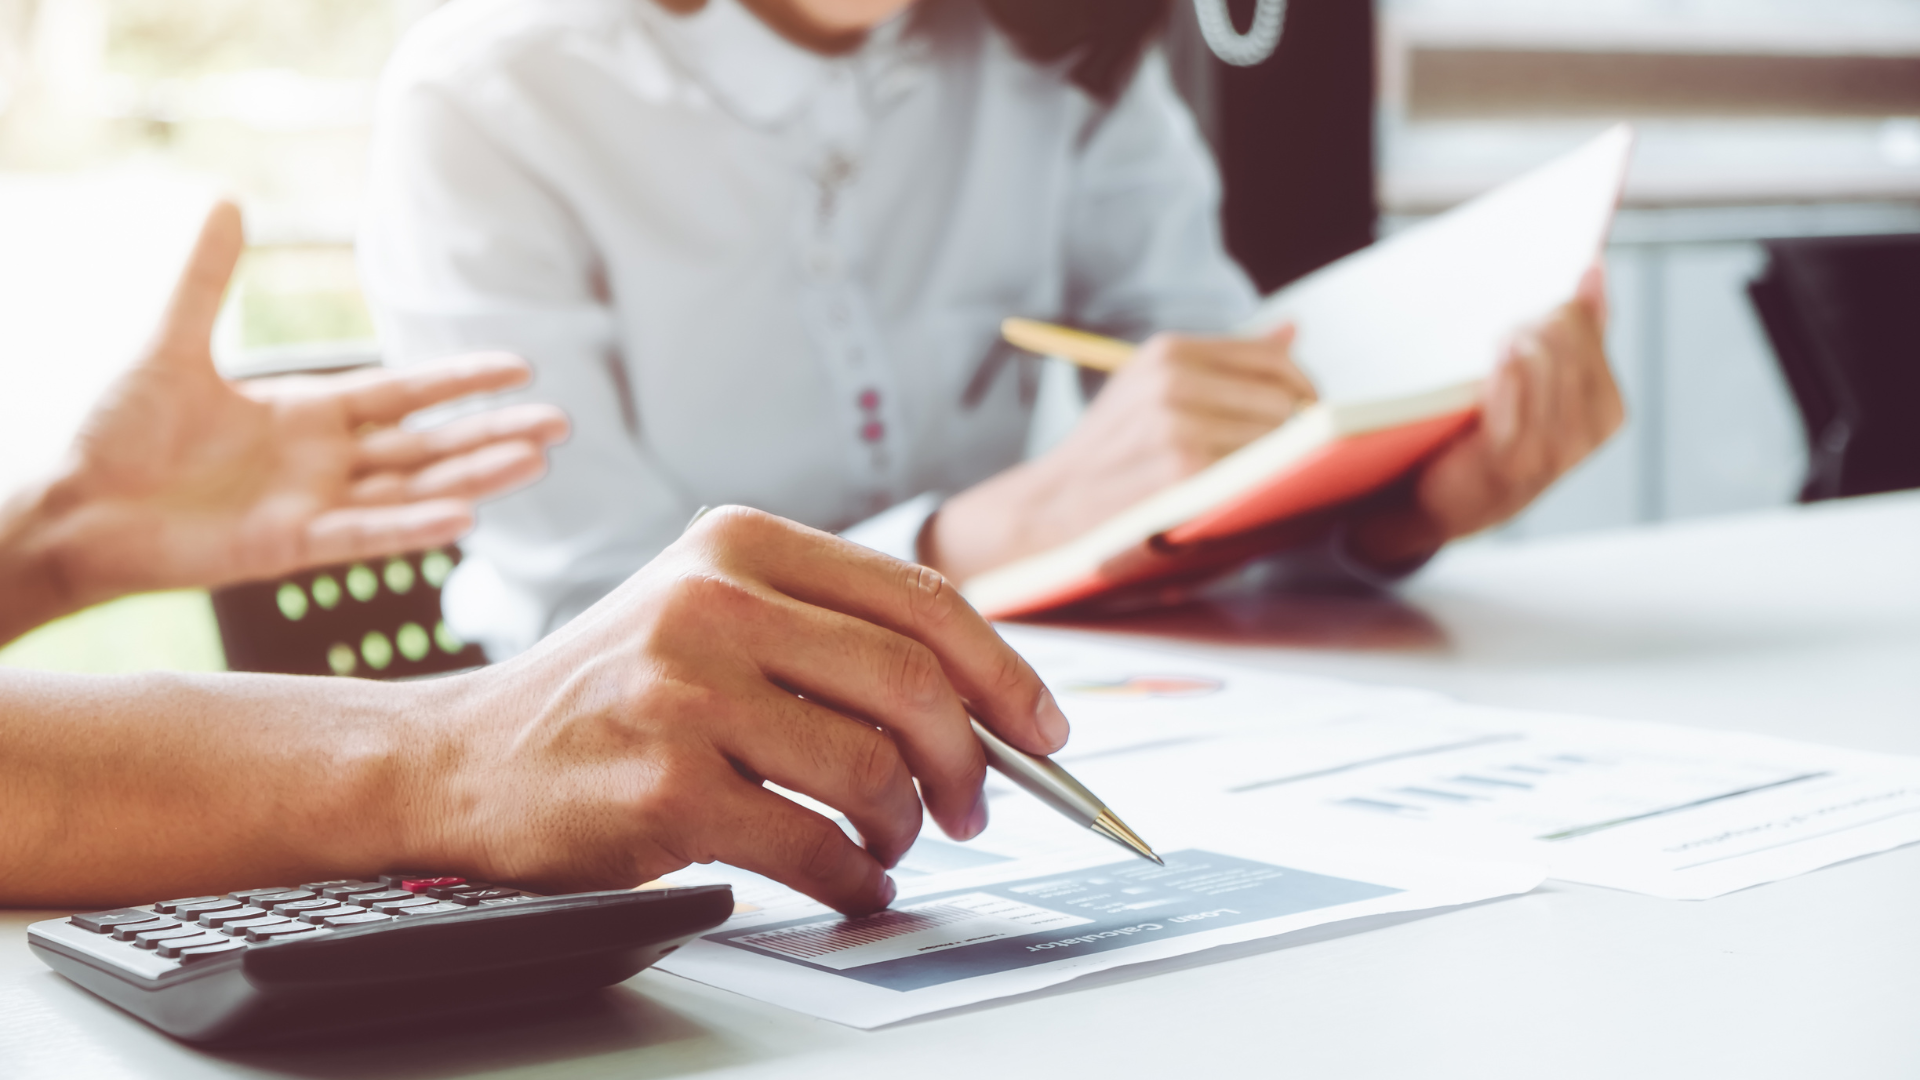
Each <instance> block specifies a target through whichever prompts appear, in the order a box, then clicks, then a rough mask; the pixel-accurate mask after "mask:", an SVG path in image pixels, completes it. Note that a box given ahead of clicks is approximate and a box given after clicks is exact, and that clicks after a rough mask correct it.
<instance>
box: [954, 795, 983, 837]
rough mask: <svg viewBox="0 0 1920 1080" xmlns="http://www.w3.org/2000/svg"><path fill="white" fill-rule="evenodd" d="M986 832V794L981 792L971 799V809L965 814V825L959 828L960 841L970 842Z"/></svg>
mask: <svg viewBox="0 0 1920 1080" xmlns="http://www.w3.org/2000/svg"><path fill="white" fill-rule="evenodd" d="M986 831H987V793H986V792H985V791H982V792H981V793H980V794H978V795H975V796H974V797H973V809H972V810H970V811H968V813H967V821H966V824H964V825H962V826H961V827H960V839H962V840H971V839H973V838H974V837H976V836H979V835H980V834H981V833H983V832H986Z"/></svg>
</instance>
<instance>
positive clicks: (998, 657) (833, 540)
mask: <svg viewBox="0 0 1920 1080" xmlns="http://www.w3.org/2000/svg"><path fill="white" fill-rule="evenodd" d="M687 539H688V540H689V541H691V542H695V543H702V544H708V545H712V546H713V547H714V548H715V549H717V557H719V558H721V559H722V560H723V561H730V562H733V563H735V564H736V565H743V566H746V567H749V568H751V570H752V571H753V572H754V574H755V575H756V576H758V577H759V578H760V580H763V581H765V582H766V583H767V584H769V585H770V586H772V587H773V588H775V589H778V590H779V591H781V592H784V593H786V594H787V595H788V596H791V597H793V598H794V599H796V600H799V601H801V602H802V603H808V604H813V605H814V606H816V607H822V608H826V609H828V610H832V611H838V612H840V613H841V614H844V615H851V616H853V617H854V618H856V619H861V620H865V621H867V622H871V623H877V624H879V625H880V626H883V627H885V628H887V629H889V630H892V631H893V632H894V633H896V634H901V635H904V636H906V637H909V638H912V639H914V640H915V641H918V642H919V643H921V644H922V645H924V646H926V647H927V648H928V649H929V650H931V651H932V652H933V655H934V656H935V657H936V658H937V659H938V660H939V662H940V667H941V670H942V671H943V672H944V673H945V675H946V677H947V679H948V681H949V683H950V684H951V685H952V686H953V688H954V689H955V690H956V691H958V692H959V694H960V697H961V699H962V701H963V702H965V704H966V706H967V707H968V708H969V709H970V710H971V711H972V712H973V714H974V715H975V716H978V717H979V718H980V720H981V722H982V723H985V724H986V725H987V726H988V727H990V728H992V729H993V730H994V731H995V732H997V733H998V734H999V735H1000V737H1001V738H1004V739H1006V740H1007V741H1008V742H1010V743H1012V744H1013V745H1015V746H1018V747H1019V748H1021V749H1022V750H1025V751H1027V752H1028V753H1032V754H1050V753H1052V752H1053V751H1055V750H1058V749H1059V748H1060V747H1062V746H1064V745H1066V742H1067V734H1068V730H1067V718H1066V715H1065V714H1064V713H1062V712H1061V711H1060V706H1059V705H1058V704H1057V703H1056V702H1055V701H1054V700H1053V695H1052V694H1051V693H1049V692H1048V691H1047V688H1046V686H1045V685H1044V684H1043V683H1041V681H1040V677H1039V676H1038V675H1036V674H1034V671H1033V669H1032V668H1031V667H1029V666H1028V665H1027V662H1026V661H1025V660H1022V659H1021V658H1020V655H1019V654H1018V653H1016V652H1014V651H1013V649H1012V648H1011V647H1010V646H1008V645H1007V643H1006V642H1004V641H1002V640H1000V635H998V634H996V633H994V632H993V628H992V627H991V626H988V625H987V622H986V620H985V619H982V618H981V617H980V615H979V613H977V612H975V611H974V610H973V608H972V607H971V606H969V605H968V604H967V602H966V601H965V600H964V599H962V598H961V596H960V593H959V590H957V589H955V588H954V587H953V585H952V584H950V583H949V582H948V581H947V580H946V579H945V578H944V577H942V576H941V575H939V574H938V573H935V572H934V571H933V570H930V569H928V568H927V567H924V566H917V565H913V564H910V563H903V562H900V561H899V560H897V559H892V558H889V557H887V556H885V555H882V554H880V553H879V552H877V551H872V550H869V549H867V548H864V547H861V546H860V545H858V544H855V543H852V542H850V541H846V540H842V539H840V538H839V537H836V536H829V535H828V534H826V533H823V532H819V531H817V530H814V529H809V528H807V527H805V526H803V525H798V524H795V523H793V522H790V521H785V520H783V519H780V518H776V517H774V516H773V515H771V514H764V513H760V512H758V511H754V510H748V509H746V508H744V507H722V508H721V509H719V510H716V511H714V512H712V513H709V514H708V515H707V516H705V517H703V518H701V519H700V522H699V524H697V525H696V526H695V527H694V528H693V529H692V530H691V531H690V532H689V533H688V536H687Z"/></svg>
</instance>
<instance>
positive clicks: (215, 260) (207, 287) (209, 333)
mask: <svg viewBox="0 0 1920 1080" xmlns="http://www.w3.org/2000/svg"><path fill="white" fill-rule="evenodd" d="M245 246H246V237H245V233H244V230H243V229H242V227H241V223H240V208H239V207H237V206H235V205H234V204H233V203H231V202H228V201H227V200H225V199H222V200H221V201H219V202H217V203H215V204H213V208H212V209H210V210H208V211H207V219H206V221H205V222H203V223H202V224H201V226H200V236H199V238H198V239H196V240H195V241H194V244H193V251H192V252H191V253H189V254H188V256H187V265H186V266H185V268H183V269H182V270H181V271H180V279H179V281H177V282H176V283H175V284H174V287H173V295H172V296H171V297H170V298H169V299H168V300H167V309H166V312H165V314H163V315H162V316H161V319H160V330H159V334H158V336H157V338H156V340H155V341H154V345H153V348H152V350H151V354H150V355H151V356H152V358H153V359H155V360H157V361H160V362H163V363H176V364H179V363H185V364H194V363H199V364H203V365H204V366H206V367H207V369H208V370H212V367H213V354H212V352H211V345H212V341H213V323H214V320H215V319H217V318H218V317H219V315H220V302H221V300H222V299H224V298H225V296H226V294H227V283H228V282H229V281H231V280H232V279H233V268H234V267H235V266H236V265H237V264H238V263H239V261H240V253H241V251H242V250H243V249H244V248H245Z"/></svg>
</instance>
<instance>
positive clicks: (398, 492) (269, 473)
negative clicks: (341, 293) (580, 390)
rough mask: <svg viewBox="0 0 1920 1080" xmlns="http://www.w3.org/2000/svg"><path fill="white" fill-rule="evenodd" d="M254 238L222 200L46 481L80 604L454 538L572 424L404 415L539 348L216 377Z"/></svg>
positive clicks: (56, 560)
mask: <svg viewBox="0 0 1920 1080" xmlns="http://www.w3.org/2000/svg"><path fill="white" fill-rule="evenodd" d="M242 245H243V239H242V233H241V225H240V214H239V211H238V210H237V209H236V208H235V207H234V206H233V205H232V204H231V203H224V202H223V203H221V204H219V205H217V206H215V207H214V208H213V210H212V211H211V212H209V214H208V215H207V220H206V224H205V225H204V226H203V227H202V229H201V232H200V237H199V240H198V242H197V243H196V244H195V246H194V249H193V254H192V256H191V257H190V259H189V261H188V264H187V267H186V270H185V271H184V272H183V273H182V274H181V277H180V281H179V284H178V285H177V286H176V287H175V290H174V294H173V298H172V300H171V301H170V302H169V304H168V307H167V311H166V314H165V317H164V319H163V321H162V323H161V326H160V330H159V333H158V334H157V335H156V337H155V339H154V341H153V343H152V344H151V345H150V346H149V347H148V349H147V352H146V354H145V355H144V356H142V357H141V358H140V360H139V361H138V362H137V363H136V364H135V365H134V367H133V368H132V369H131V370H130V371H128V372H127V373H126V374H125V375H124V376H122V377H121V378H120V380H119V381H118V382H116V383H115V384H114V385H113V387H112V388H111V389H110V390H109V391H108V393H107V394H106V396H105V397H104V398H103V399H102V401H101V402H100V404H99V405H98V406H97V407H96V408H95V409H94V411H93V414H92V415H91V416H90V417H89V418H88V419H87V421H86V423H85V425H84V427H83V428H82V430H81V432H80V435H79V437H78V438H77V439H76V441H75V444H74V448H73V451H72V453H71V456H70V458H69V460H68V461H67V463H66V464H65V466H64V467H63V470H62V474H61V476H60V478H59V479H58V480H57V481H56V482H55V483H54V484H53V485H52V486H51V487H50V488H49V490H48V492H47V495H46V497H45V502H46V509H47V510H48V511H49V512H50V516H51V519H52V521H53V523H54V524H53V525H52V528H51V531H50V534H49V536H48V537H47V540H46V543H47V546H48V551H49V552H50V557H49V560H48V562H49V564H50V567H51V572H52V574H53V575H54V576H55V578H56V579H57V582H56V583H57V585H58V587H59V589H60V591H61V593H62V594H63V597H64V599H65V600H67V601H68V603H67V604H66V606H68V607H70V608H78V607H81V606H84V605H86V604H90V603H95V602H98V601H100V600H104V599H108V598H110V597H113V596H116V595H120V594H124V593H129V592H136V591H143V590H149V589H162V588H175V587H186V586H217V585H222V584H227V583H230V582H235V581H244V580H250V579H257V578H271V577H276V576H280V575H283V574H287V573H291V572H293V571H295V570H298V569H301V568H303V567H307V566H312V565H318V564H323V563H330V562H339V561H345V560H350V559H362V558H371V557H375V556H379V555H386V554H392V553H395V552H400V551H406V550H412V549H417V548H422V547H431V546H434V545H437V544H444V543H448V542H451V541H453V540H455V539H458V538H459V537H460V536H461V535H462V534H464V533H465V532H466V531H467V530H468V529H469V528H471V527H472V524H473V503H474V501H475V500H478V499H481V498H485V497H488V496H491V495H498V494H501V493H503V492H505V491H508V490H510V489H512V488H515V487H518V486H520V485H523V484H526V483H528V482H530V481H532V480H533V479H535V478H536V477H538V476H540V475H541V473H543V472H544V471H545V469H546V460H545V448H546V447H548V446H550V445H552V444H554V443H556V442H559V441H560V440H561V439H563V438H565V437H566V434H567V420H566V416H565V415H564V414H563V413H561V412H560V410H558V409H556V408H554V407H552V406H547V405H516V406H511V407H508V408H503V409H497V410H493V411H489V412H484V413H480V414H477V415H473V416H468V417H465V418H463V419H460V420H456V421H453V422H451V423H448V424H445V425H443V426H440V427H437V428H433V429H431V430H426V431H412V430H407V429H403V428H401V427H399V426H398V425H399V423H400V422H401V421H402V420H403V419H405V418H406V417H407V416H409V415H410V414H412V413H415V412H418V411H419V410H421V409H425V408H427V407H429V406H433V405H438V404H441V403H444V402H448V401H452V400H454V399H456V398H460V397H464V396H467V395H469V394H476V393H486V392H490V391H498V390H505V389H509V388H512V387H515V386H520V385H523V384H525V383H526V382H527V381H528V378H529V375H530V372H529V369H528V366H527V364H526V362H525V361H523V360H520V359H519V358H517V357H513V356H507V355H502V354H481V355H475V356H465V357H456V358H453V359H449V360H445V361H441V362H437V363H432V364H425V365H421V366H418V367H414V368H410V369H407V370H404V371H386V370H372V371H366V372H349V373H345V374H340V375H325V376H295V377H288V378H283V379H274V380H263V381H259V382H255V383H246V384H236V383H230V382H228V381H227V380H225V379H223V378H221V376H220V375H219V373H218V372H217V371H215V369H214V365H213V357H212V352H211V348H210V339H211V335H212V331H213V322H214V318H215V316H216V315H217V314H218V312H219V309H220V302H221V298H222V296H223V295H224V293H225V292H226V287H227V283H228V281H229V279H230V278H231V277H232V275H233V269H234V265H235V263H236V262H237V261H238V259H239V256H240V252H241V248H242Z"/></svg>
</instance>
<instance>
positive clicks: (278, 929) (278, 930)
mask: <svg viewBox="0 0 1920 1080" xmlns="http://www.w3.org/2000/svg"><path fill="white" fill-rule="evenodd" d="M322 932H323V931H322V930H321V929H320V928H319V927H317V926H306V925H303V924H301V923H297V922H289V923H287V924H286V925H285V926H256V927H253V928H252V929H250V930H248V931H247V940H248V941H282V940H285V939H286V938H290V937H299V936H300V935H302V934H318V933H322Z"/></svg>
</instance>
